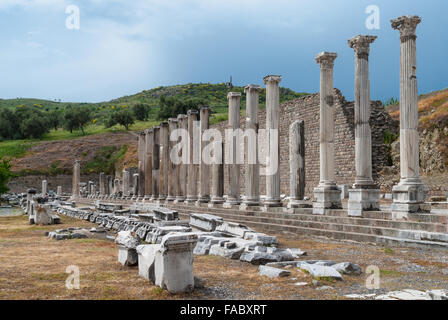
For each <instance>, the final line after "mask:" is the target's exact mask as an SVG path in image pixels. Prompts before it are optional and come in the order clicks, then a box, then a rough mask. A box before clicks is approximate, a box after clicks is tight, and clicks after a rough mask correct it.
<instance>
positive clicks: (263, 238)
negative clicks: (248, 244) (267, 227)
mask: <svg viewBox="0 0 448 320" xmlns="http://www.w3.org/2000/svg"><path fill="white" fill-rule="evenodd" d="M244 239H246V240H255V241H259V242H261V243H263V245H278V240H277V238H276V237H274V236H268V235H267V234H264V233H259V232H250V231H249V232H245V233H244Z"/></svg>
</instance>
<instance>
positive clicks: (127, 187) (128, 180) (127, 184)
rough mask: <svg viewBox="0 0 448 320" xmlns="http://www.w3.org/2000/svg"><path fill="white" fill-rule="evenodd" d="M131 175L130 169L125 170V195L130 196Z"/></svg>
mask: <svg viewBox="0 0 448 320" xmlns="http://www.w3.org/2000/svg"><path fill="white" fill-rule="evenodd" d="M130 183H131V176H130V174H129V171H127V170H123V197H129V191H130Z"/></svg>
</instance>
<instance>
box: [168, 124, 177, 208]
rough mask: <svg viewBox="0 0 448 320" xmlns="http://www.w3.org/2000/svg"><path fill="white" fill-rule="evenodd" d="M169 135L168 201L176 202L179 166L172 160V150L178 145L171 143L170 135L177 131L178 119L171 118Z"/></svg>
mask: <svg viewBox="0 0 448 320" xmlns="http://www.w3.org/2000/svg"><path fill="white" fill-rule="evenodd" d="M168 126H169V129H170V130H169V133H168V140H169V141H168V142H169V146H170V148H169V150H170V151H169V153H168V197H167V198H166V200H167V201H174V200H176V194H177V189H178V178H177V165H176V164H175V163H174V162H173V161H172V159H171V150H173V148H174V146H175V145H176V142H175V141H171V139H170V135H171V132H174V130H176V129H177V118H169V119H168Z"/></svg>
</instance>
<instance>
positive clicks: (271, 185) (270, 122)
mask: <svg viewBox="0 0 448 320" xmlns="http://www.w3.org/2000/svg"><path fill="white" fill-rule="evenodd" d="M280 81H282V77H281V76H273V75H270V76H266V77H264V83H265V85H266V133H267V136H266V138H267V143H266V146H267V148H266V156H267V159H268V161H267V164H268V166H269V170H268V172H267V175H266V198H265V200H264V202H263V204H264V206H265V207H281V206H282V202H281V199H280V143H279V136H280V132H279V128H280V123H279V122H280V90H279V83H280Z"/></svg>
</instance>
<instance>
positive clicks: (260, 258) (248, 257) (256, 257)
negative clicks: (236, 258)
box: [240, 251, 278, 265]
mask: <svg viewBox="0 0 448 320" xmlns="http://www.w3.org/2000/svg"><path fill="white" fill-rule="evenodd" d="M240 260H241V261H244V262H249V263H251V264H254V265H261V264H263V265H264V264H267V263H269V262H278V257H276V256H274V255H273V254H269V253H267V252H259V251H244V252H243V253H242V254H241V257H240Z"/></svg>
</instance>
